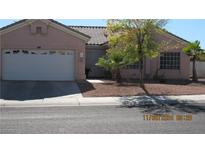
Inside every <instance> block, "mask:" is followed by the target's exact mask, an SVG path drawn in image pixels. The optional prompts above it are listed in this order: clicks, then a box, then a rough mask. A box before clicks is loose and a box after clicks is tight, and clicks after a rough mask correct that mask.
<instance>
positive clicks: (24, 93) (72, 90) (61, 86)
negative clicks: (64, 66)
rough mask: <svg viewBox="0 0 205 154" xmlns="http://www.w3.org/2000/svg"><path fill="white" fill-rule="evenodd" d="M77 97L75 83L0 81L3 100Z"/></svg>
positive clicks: (79, 94)
mask: <svg viewBox="0 0 205 154" xmlns="http://www.w3.org/2000/svg"><path fill="white" fill-rule="evenodd" d="M61 96H66V97H79V96H81V93H80V90H79V88H78V86H77V84H76V83H75V82H64V81H63V82H53V81H52V82H48V81H45V82H44V81H1V98H2V99H5V100H19V101H24V100H35V99H44V98H51V97H61Z"/></svg>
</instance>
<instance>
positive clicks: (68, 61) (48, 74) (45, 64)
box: [3, 50, 74, 81]
mask: <svg viewBox="0 0 205 154" xmlns="http://www.w3.org/2000/svg"><path fill="white" fill-rule="evenodd" d="M3 79H4V80H39V81H45V80H47V81H67V80H74V53H73V51H34V50H33V51H31V50H4V51H3Z"/></svg>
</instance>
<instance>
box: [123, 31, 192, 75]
mask: <svg viewBox="0 0 205 154" xmlns="http://www.w3.org/2000/svg"><path fill="white" fill-rule="evenodd" d="M156 40H157V41H159V43H162V40H163V43H165V42H166V43H167V44H166V45H163V48H162V49H161V52H180V70H174V69H164V70H162V69H160V57H159V56H158V57H156V58H153V59H150V58H146V59H145V63H144V66H143V68H144V70H143V72H144V76H145V78H150V79H152V78H153V76H154V75H155V74H156V72H157V70H158V74H159V75H163V76H164V77H165V79H188V78H189V69H190V68H189V62H190V60H189V57H188V56H187V55H185V54H184V53H183V52H182V49H183V47H184V46H185V43H182V41H180V40H178V39H176V38H174V37H173V36H170V35H168V34H165V33H164V34H160V35H157V37H156ZM121 74H122V77H123V78H125V79H126V78H135V77H136V78H139V70H135V69H128V70H125V69H122V70H121Z"/></svg>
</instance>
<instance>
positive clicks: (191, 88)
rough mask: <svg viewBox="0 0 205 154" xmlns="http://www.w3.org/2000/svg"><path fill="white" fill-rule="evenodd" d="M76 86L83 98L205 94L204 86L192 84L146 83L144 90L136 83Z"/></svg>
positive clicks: (79, 83) (83, 84) (85, 83)
mask: <svg viewBox="0 0 205 154" xmlns="http://www.w3.org/2000/svg"><path fill="white" fill-rule="evenodd" d="M78 85H79V88H80V90H81V92H82V94H83V96H84V97H109V96H137V95H139V96H140V95H146V94H149V95H197V94H205V85H201V84H199V85H198V84H192V83H189V84H185V85H178V84H177V85H176V84H173V83H172V84H165V83H164V84H162V83H146V84H145V89H142V88H140V87H139V84H137V83H122V84H117V83H115V82H114V81H108V82H105V83H90V82H87V81H81V82H78Z"/></svg>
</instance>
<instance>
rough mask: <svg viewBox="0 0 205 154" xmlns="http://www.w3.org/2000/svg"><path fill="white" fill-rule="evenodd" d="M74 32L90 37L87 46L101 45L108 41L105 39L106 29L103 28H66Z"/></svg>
mask: <svg viewBox="0 0 205 154" xmlns="http://www.w3.org/2000/svg"><path fill="white" fill-rule="evenodd" d="M68 27H70V28H72V29H74V30H77V31H79V32H81V33H84V34H86V35H88V36H90V37H91V39H90V40H89V41H88V42H87V44H88V45H103V44H105V43H106V42H107V41H108V40H107V37H106V27H103V26H68Z"/></svg>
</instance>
